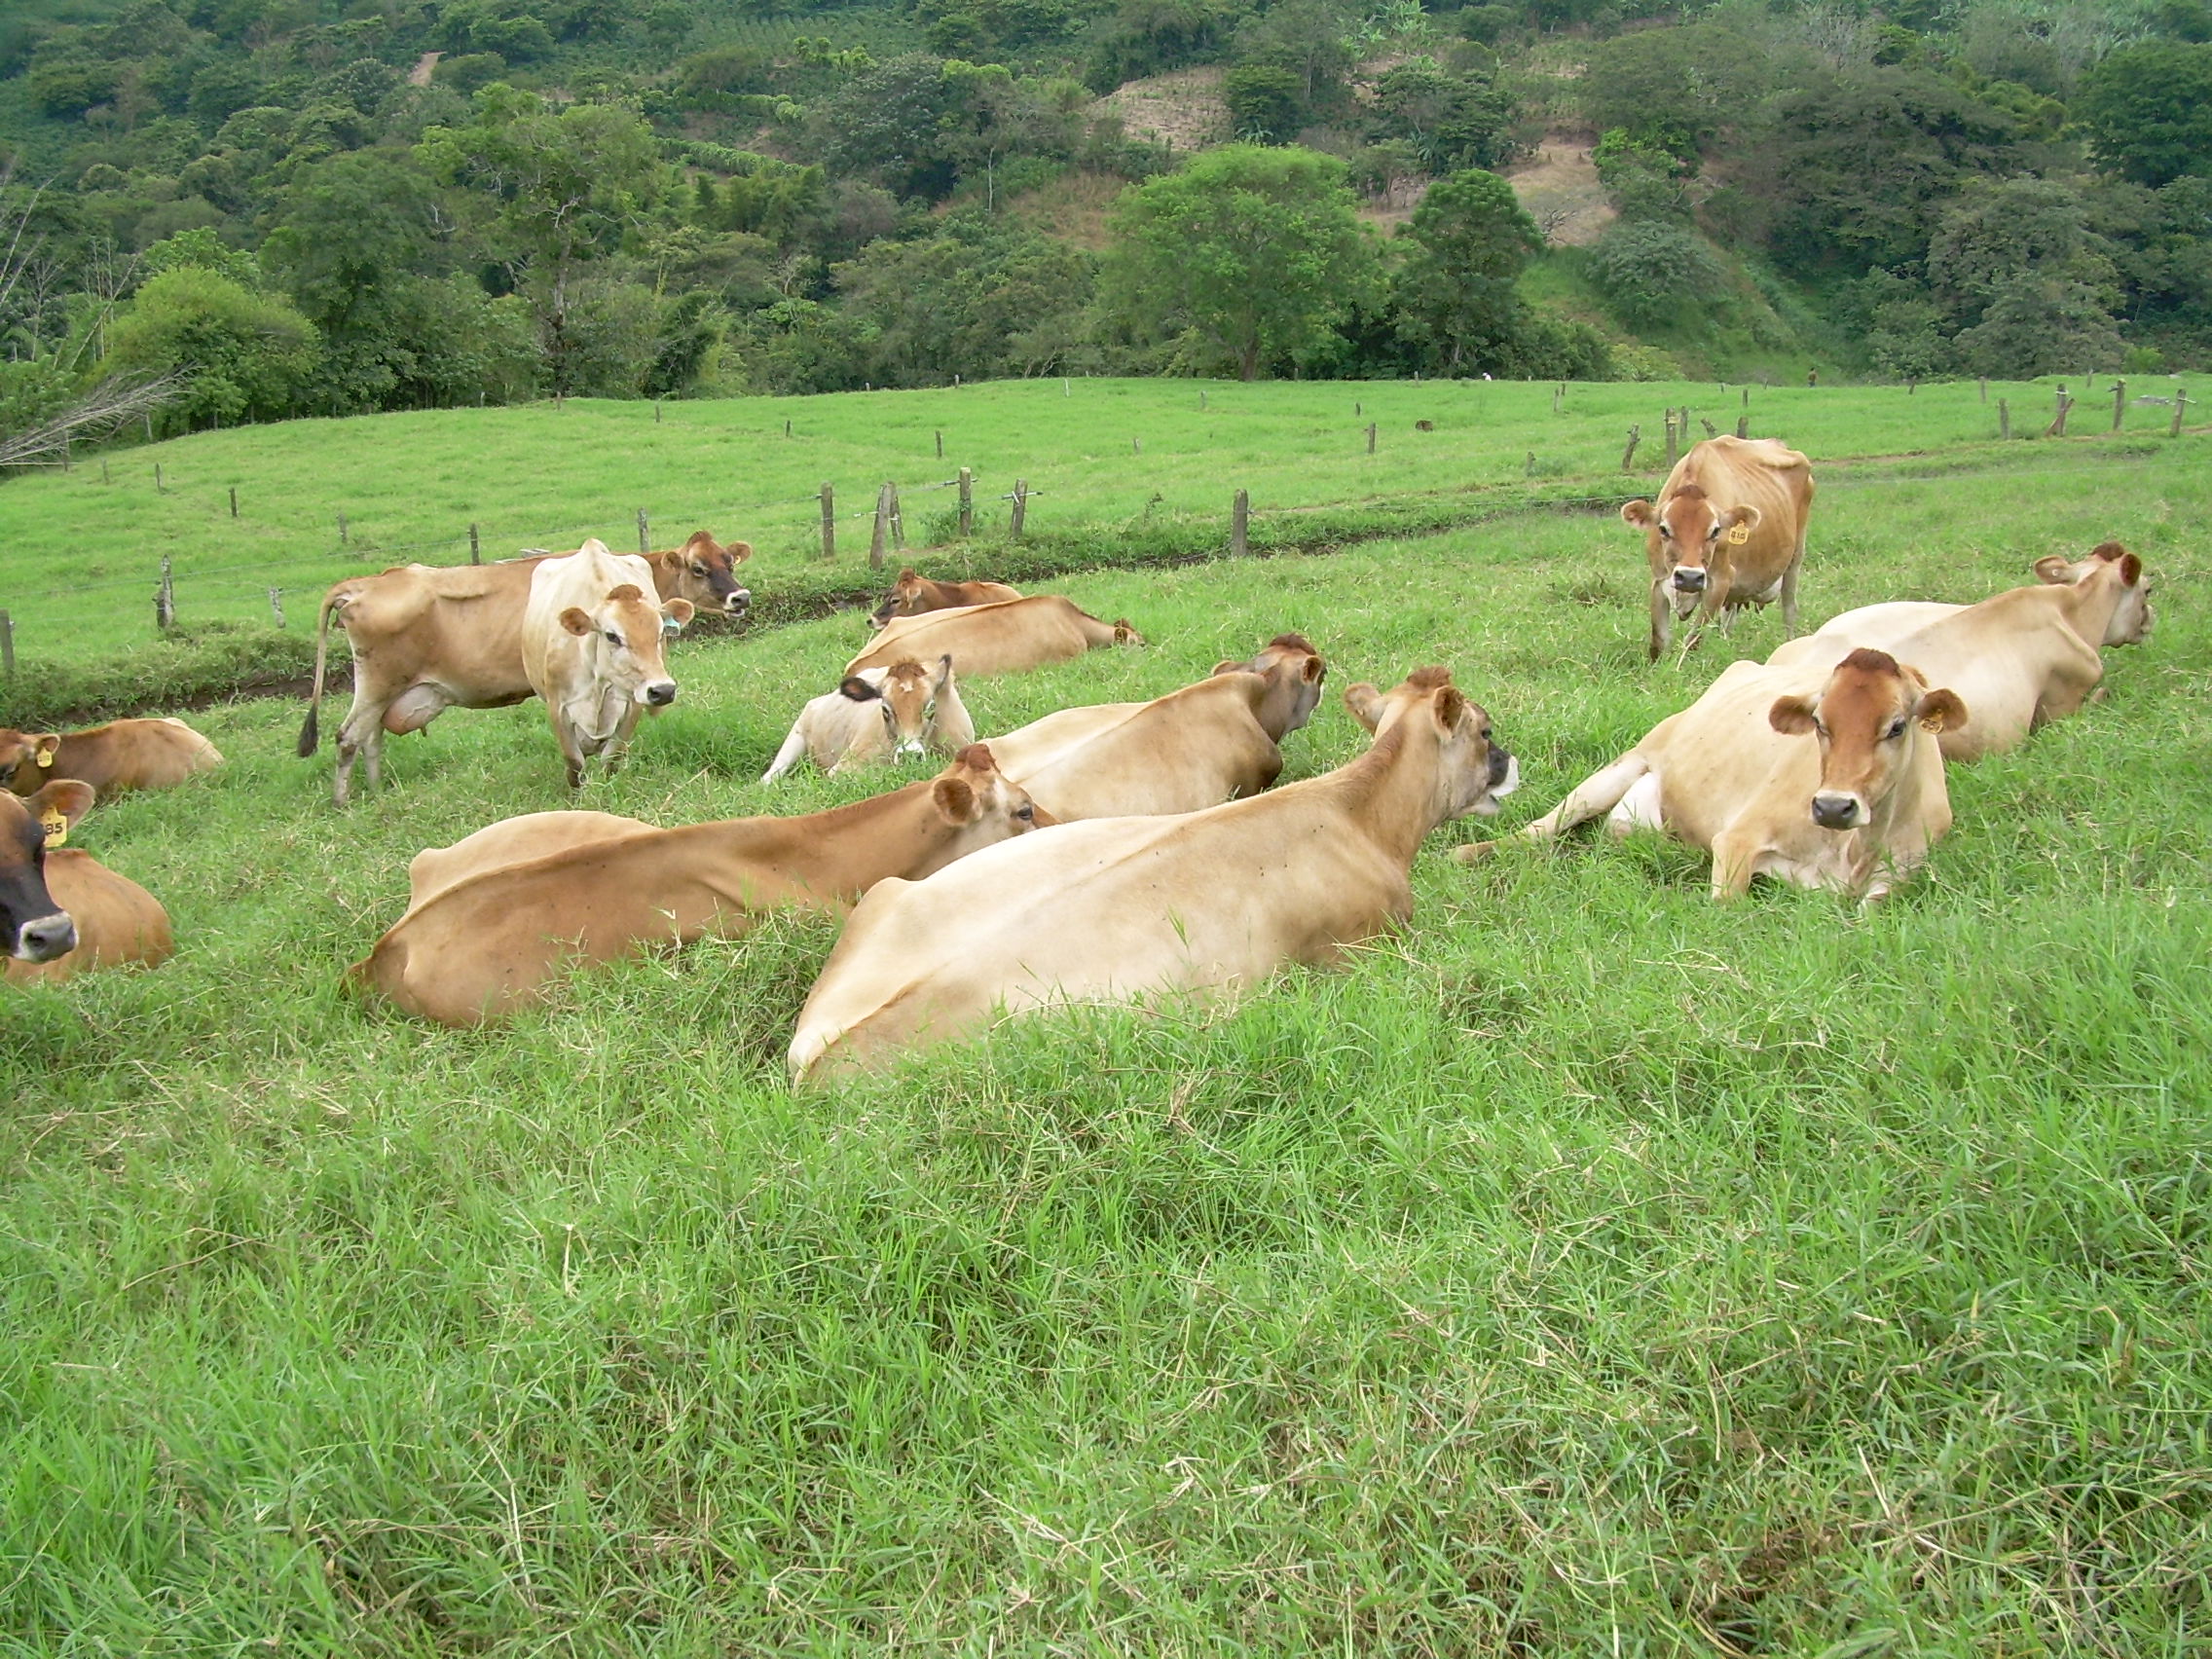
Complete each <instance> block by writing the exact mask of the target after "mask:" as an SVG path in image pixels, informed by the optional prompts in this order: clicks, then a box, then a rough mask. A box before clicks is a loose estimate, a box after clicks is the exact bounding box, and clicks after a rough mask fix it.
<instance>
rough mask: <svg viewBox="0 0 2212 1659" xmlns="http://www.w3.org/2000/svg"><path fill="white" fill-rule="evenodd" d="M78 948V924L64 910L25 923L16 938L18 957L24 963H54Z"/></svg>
mask: <svg viewBox="0 0 2212 1659" xmlns="http://www.w3.org/2000/svg"><path fill="white" fill-rule="evenodd" d="M76 948H77V924H76V923H75V922H73V921H71V920H70V919H69V917H68V914H67V912H66V911H62V910H56V911H55V912H54V914H53V915H51V916H41V917H39V919H38V920H37V921H35V922H25V923H24V924H23V926H22V931H21V932H19V933H18V935H17V936H16V956H17V958H18V960H19V961H23V962H52V961H53V960H54V959H55V957H56V956H66V955H68V954H69V953H70V952H71V951H72V950H75V949H76Z"/></svg>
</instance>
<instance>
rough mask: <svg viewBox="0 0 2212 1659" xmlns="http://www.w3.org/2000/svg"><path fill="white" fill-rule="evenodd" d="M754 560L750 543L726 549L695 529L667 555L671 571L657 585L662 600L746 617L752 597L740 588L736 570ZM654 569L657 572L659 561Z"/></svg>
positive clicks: (709, 536)
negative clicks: (680, 600) (686, 603)
mask: <svg viewBox="0 0 2212 1659" xmlns="http://www.w3.org/2000/svg"><path fill="white" fill-rule="evenodd" d="M752 557H753V543H752V542H750V541H732V542H730V543H729V544H728V545H727V546H724V545H723V544H722V543H720V542H719V541H717V540H716V539H715V538H714V537H713V536H712V535H708V534H707V532H705V531H703V530H695V531H693V532H692V533H691V538H690V539H689V540H688V541H686V542H684V544H683V545H682V547H679V548H678V549H677V550H676V551H675V552H674V553H671V554H669V555H668V558H669V560H670V561H671V568H670V569H669V570H668V571H667V574H666V577H664V579H663V581H662V582H661V583H659V584H656V585H658V586H660V588H661V597H662V598H663V599H678V598H682V599H687V600H689V601H690V602H691V604H692V605H693V606H695V607H696V608H699V609H700V610H712V611H718V612H719V613H720V614H721V615H724V616H743V615H744V614H745V613H746V611H747V610H749V609H751V608H752V606H753V595H752V594H751V593H750V592H749V591H748V590H746V589H745V588H742V587H740V586H738V585H737V567H738V566H740V565H742V564H744V563H745V561H746V560H748V559H750V558H752ZM655 567H656V570H658V568H659V561H658V560H657V559H656V560H655ZM669 578H673V579H669Z"/></svg>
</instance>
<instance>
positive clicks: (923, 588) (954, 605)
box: [867, 565, 1021, 628]
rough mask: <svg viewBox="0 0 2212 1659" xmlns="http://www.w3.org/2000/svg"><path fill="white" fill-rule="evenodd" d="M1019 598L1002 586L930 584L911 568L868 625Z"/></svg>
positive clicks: (878, 624)
mask: <svg viewBox="0 0 2212 1659" xmlns="http://www.w3.org/2000/svg"><path fill="white" fill-rule="evenodd" d="M1020 597H1021V595H1020V594H1019V593H1018V592H1017V591H1015V590H1014V589H1013V588H1010V587H1008V586H1007V585H1006V583H1004V582H933V581H931V580H930V579H929V577H927V576H919V575H916V574H915V573H914V570H913V567H912V566H910V565H909V566H908V567H907V568H906V569H905V570H903V571H900V572H899V579H898V581H896V582H895V583H893V584H892V588H891V597H890V598H889V599H887V600H885V601H884V602H883V603H882V604H881V605H879V606H877V607H876V608H875V609H874V610H873V611H871V612H870V613H869V614H868V619H867V625H868V626H869V627H870V628H880V627H882V626H883V625H884V624H885V623H886V622H889V621H890V620H891V619H892V618H893V617H896V616H919V615H921V614H922V613H923V612H924V611H929V610H954V609H959V608H964V607H967V606H971V605H996V604H997V603H998V602H999V601H1000V600H1002V599H1019V598H1020Z"/></svg>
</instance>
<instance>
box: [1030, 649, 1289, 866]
mask: <svg viewBox="0 0 2212 1659" xmlns="http://www.w3.org/2000/svg"><path fill="white" fill-rule="evenodd" d="M1327 672H1328V670H1327V668H1326V667H1325V666H1324V665H1323V663H1322V661H1321V654H1320V652H1318V651H1316V650H1315V649H1314V648H1313V647H1312V646H1311V645H1309V644H1308V643H1307V641H1306V639H1305V637H1304V636H1303V635H1299V634H1278V635H1276V636H1275V638H1274V639H1273V640H1272V641H1270V642H1269V643H1268V645H1266V646H1265V647H1264V648H1263V649H1262V650H1261V651H1260V653H1259V655H1257V656H1255V657H1253V658H1252V659H1251V660H1250V661H1249V662H1224V663H1221V664H1219V665H1218V666H1217V667H1216V668H1215V669H1214V671H1213V675H1212V677H1211V678H1210V679H1206V680H1201V681H1199V682H1198V683H1197V684H1196V685H1186V686H1184V687H1183V688H1182V689H1181V690H1178V691H1170V692H1168V693H1167V695H1166V696H1164V697H1155V698H1154V699H1153V700H1152V701H1151V702H1149V703H1097V704H1092V705H1090V706H1089V707H1087V708H1081V709H1062V710H1061V711H1060V712H1059V713H1058V714H1054V715H1047V716H1046V717H1045V718H1044V719H1041V720H1032V721H1031V722H1030V723H1029V724H1027V725H1025V726H1022V727H1020V728H1019V729H1018V730H1015V731H1011V732H1008V733H1007V734H1006V735H1005V736H1004V737H994V738H992V739H991V753H992V754H993V755H995V756H998V760H999V768H1000V770H1001V771H1003V772H1005V773H1006V774H1007V776H1008V777H1010V778H1013V779H1014V780H1015V781H1016V782H1018V783H1019V784H1020V785H1021V787H1022V788H1023V789H1025V790H1027V791H1028V792H1029V793H1030V795H1031V797H1032V798H1033V799H1034V800H1035V801H1036V802H1037V804H1038V805H1039V806H1042V807H1043V808H1044V809H1045V810H1046V811H1047V812H1050V813H1051V815H1052V818H1053V820H1054V822H1056V823H1060V824H1073V823H1075V822H1076V821H1077V820H1079V819H1085V818H1121V817H1128V816H1132V815H1137V814H1152V813H1162V812H1196V811H1197V810H1198V808H1200V807H1204V806H1218V805H1220V804H1221V802H1223V801H1225V800H1234V799H1235V798H1237V797H1238V796H1241V795H1253V794H1258V793H1260V792H1261V791H1262V790H1265V789H1268V788H1269V787H1271V786H1272V784H1273V783H1274V781H1275V779H1276V778H1278V777H1280V776H1281V775H1282V749H1281V747H1280V746H1281V743H1282V740H1283V739H1284V738H1285V737H1287V736H1288V735H1289V734H1290V733H1292V732H1294V731H1296V730H1298V728H1299V727H1301V726H1303V725H1304V724H1305V723H1306V722H1307V721H1308V720H1309V719H1311V718H1312V715H1313V710H1314V707H1315V705H1316V704H1318V703H1319V702H1320V700H1321V681H1322V678H1323V676H1324V675H1325V674H1326V673H1327Z"/></svg>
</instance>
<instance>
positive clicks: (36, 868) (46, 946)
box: [0, 791, 77, 965]
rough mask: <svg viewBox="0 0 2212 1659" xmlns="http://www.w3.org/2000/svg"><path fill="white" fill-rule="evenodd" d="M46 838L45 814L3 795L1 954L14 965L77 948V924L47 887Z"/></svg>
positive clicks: (0, 823) (0, 830)
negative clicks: (42, 819) (42, 816)
mask: <svg viewBox="0 0 2212 1659" xmlns="http://www.w3.org/2000/svg"><path fill="white" fill-rule="evenodd" d="M47 810H51V808H48V809H47ZM46 840H47V830H46V826H45V825H44V824H42V823H41V822H40V814H38V813H34V812H32V811H31V810H30V808H28V807H26V806H25V805H24V804H23V802H22V799H21V797H20V796H18V795H15V794H11V793H7V792H5V791H0V956H5V957H6V958H7V959H8V961H9V963H10V964H11V965H13V964H15V963H17V962H25V963H29V962H51V961H53V960H54V959H55V957H57V956H61V955H64V954H66V953H67V952H69V951H71V950H74V949H76V948H77V925H76V923H74V922H72V921H71V920H70V919H69V912H68V911H67V910H64V909H63V908H62V907H61V905H60V903H59V902H58V901H57V900H56V899H55V896H54V894H53V893H52V892H51V891H49V890H48V888H47V885H46V861H47V851H46Z"/></svg>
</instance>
